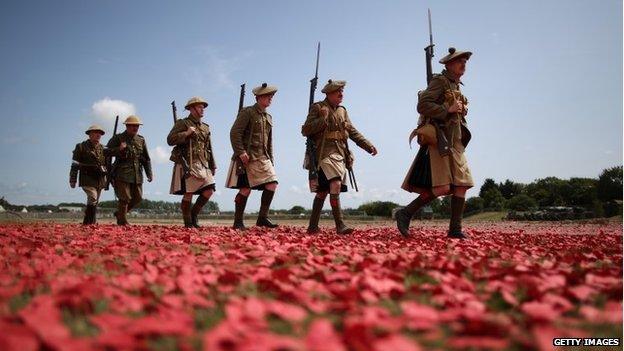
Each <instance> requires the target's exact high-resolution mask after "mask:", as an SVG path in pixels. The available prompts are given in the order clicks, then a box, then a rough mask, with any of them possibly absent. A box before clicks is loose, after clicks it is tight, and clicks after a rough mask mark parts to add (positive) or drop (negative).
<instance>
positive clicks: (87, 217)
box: [82, 186, 98, 225]
mask: <svg viewBox="0 0 624 351" xmlns="http://www.w3.org/2000/svg"><path fill="white" fill-rule="evenodd" d="M82 190H83V191H84V192H85V194H86V195H87V207H86V208H85V213H84V218H83V220H82V224H83V225H88V224H93V223H94V212H95V211H94V210H95V206H96V204H97V197H98V196H97V189H96V188H95V187H92V186H83V187H82Z"/></svg>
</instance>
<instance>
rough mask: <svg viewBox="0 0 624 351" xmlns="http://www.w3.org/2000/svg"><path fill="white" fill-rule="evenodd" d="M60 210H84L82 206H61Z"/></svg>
mask: <svg viewBox="0 0 624 351" xmlns="http://www.w3.org/2000/svg"><path fill="white" fill-rule="evenodd" d="M59 210H61V211H68V212H82V207H78V206H59Z"/></svg>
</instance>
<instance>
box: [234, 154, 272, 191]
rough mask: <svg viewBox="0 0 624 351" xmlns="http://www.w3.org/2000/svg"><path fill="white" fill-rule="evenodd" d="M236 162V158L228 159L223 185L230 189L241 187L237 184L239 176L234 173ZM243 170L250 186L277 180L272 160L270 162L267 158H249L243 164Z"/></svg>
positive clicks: (253, 186) (254, 186)
mask: <svg viewBox="0 0 624 351" xmlns="http://www.w3.org/2000/svg"><path fill="white" fill-rule="evenodd" d="M236 164H237V160H232V161H230V167H229V169H228V175H227V179H226V181H225V186H226V187H227V188H230V189H239V188H241V187H240V186H239V184H238V180H239V176H238V174H236ZM245 172H246V174H247V180H248V183H249V184H248V185H249V187H250V188H256V187H259V186H262V185H264V184H268V183H273V182H277V174H275V168H274V167H273V162H271V160H269V159H268V158H263V159H257V160H249V162H248V163H247V165H246V166H245Z"/></svg>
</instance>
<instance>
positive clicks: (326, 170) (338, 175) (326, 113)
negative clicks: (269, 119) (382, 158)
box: [301, 79, 377, 234]
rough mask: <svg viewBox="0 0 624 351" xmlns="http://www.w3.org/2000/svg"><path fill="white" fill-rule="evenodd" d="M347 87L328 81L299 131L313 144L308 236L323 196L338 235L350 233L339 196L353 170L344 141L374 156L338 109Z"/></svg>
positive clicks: (370, 146) (344, 112)
mask: <svg viewBox="0 0 624 351" xmlns="http://www.w3.org/2000/svg"><path fill="white" fill-rule="evenodd" d="M346 84H347V82H346V81H344V80H331V79H330V80H329V81H328V83H327V84H326V85H325V87H323V89H322V90H321V92H323V93H325V95H326V98H325V100H323V101H320V102H316V103H314V104H313V105H312V106H311V107H310V112H309V114H308V117H307V119H306V121H305V124H304V125H303V126H302V127H301V133H302V134H303V136H305V137H312V138H313V139H314V142H315V144H316V148H317V153H316V159H317V160H318V168H319V169H318V179H315V180H311V181H310V190H311V191H312V192H315V193H316V196H315V197H314V202H313V205H312V215H311V217H310V224H309V226H308V233H311V234H313V233H318V232H319V231H320V229H319V226H318V223H319V219H320V216H321V210H322V209H323V204H324V203H325V198H326V197H327V193H329V194H330V195H329V202H330V204H331V207H332V214H333V216H334V221H335V223H336V232H337V233H338V234H349V233H351V232H353V229H352V228H350V227H348V226H347V225H345V223H344V221H343V219H342V210H341V208H340V193H341V192H345V191H347V186H346V185H345V184H344V181H345V176H346V174H347V169H350V168H351V167H352V166H353V155H351V154H350V152H348V146H347V142H348V139H351V140H353V141H354V142H355V143H356V144H357V146H359V147H361V148H362V149H364V150H366V151H367V152H368V153H370V154H371V155H373V156H375V155H377V149H376V148H375V146H373V144H372V143H371V142H370V141H368V140H366V138H365V137H364V136H363V135H362V134H360V132H359V131H358V130H357V129H356V128H355V126H354V125H353V123H352V122H351V120H350V119H349V115H348V114H347V110H346V109H345V108H344V106H342V105H340V104H341V103H342V98H343V90H344V87H345V85H346Z"/></svg>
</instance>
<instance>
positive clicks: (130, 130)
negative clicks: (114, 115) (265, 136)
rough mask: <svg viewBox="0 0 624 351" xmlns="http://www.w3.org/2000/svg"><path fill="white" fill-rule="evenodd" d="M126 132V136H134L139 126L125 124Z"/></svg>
mask: <svg viewBox="0 0 624 351" xmlns="http://www.w3.org/2000/svg"><path fill="white" fill-rule="evenodd" d="M126 132H128V134H130V135H132V136H135V135H137V133H139V125H138V124H126Z"/></svg>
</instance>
